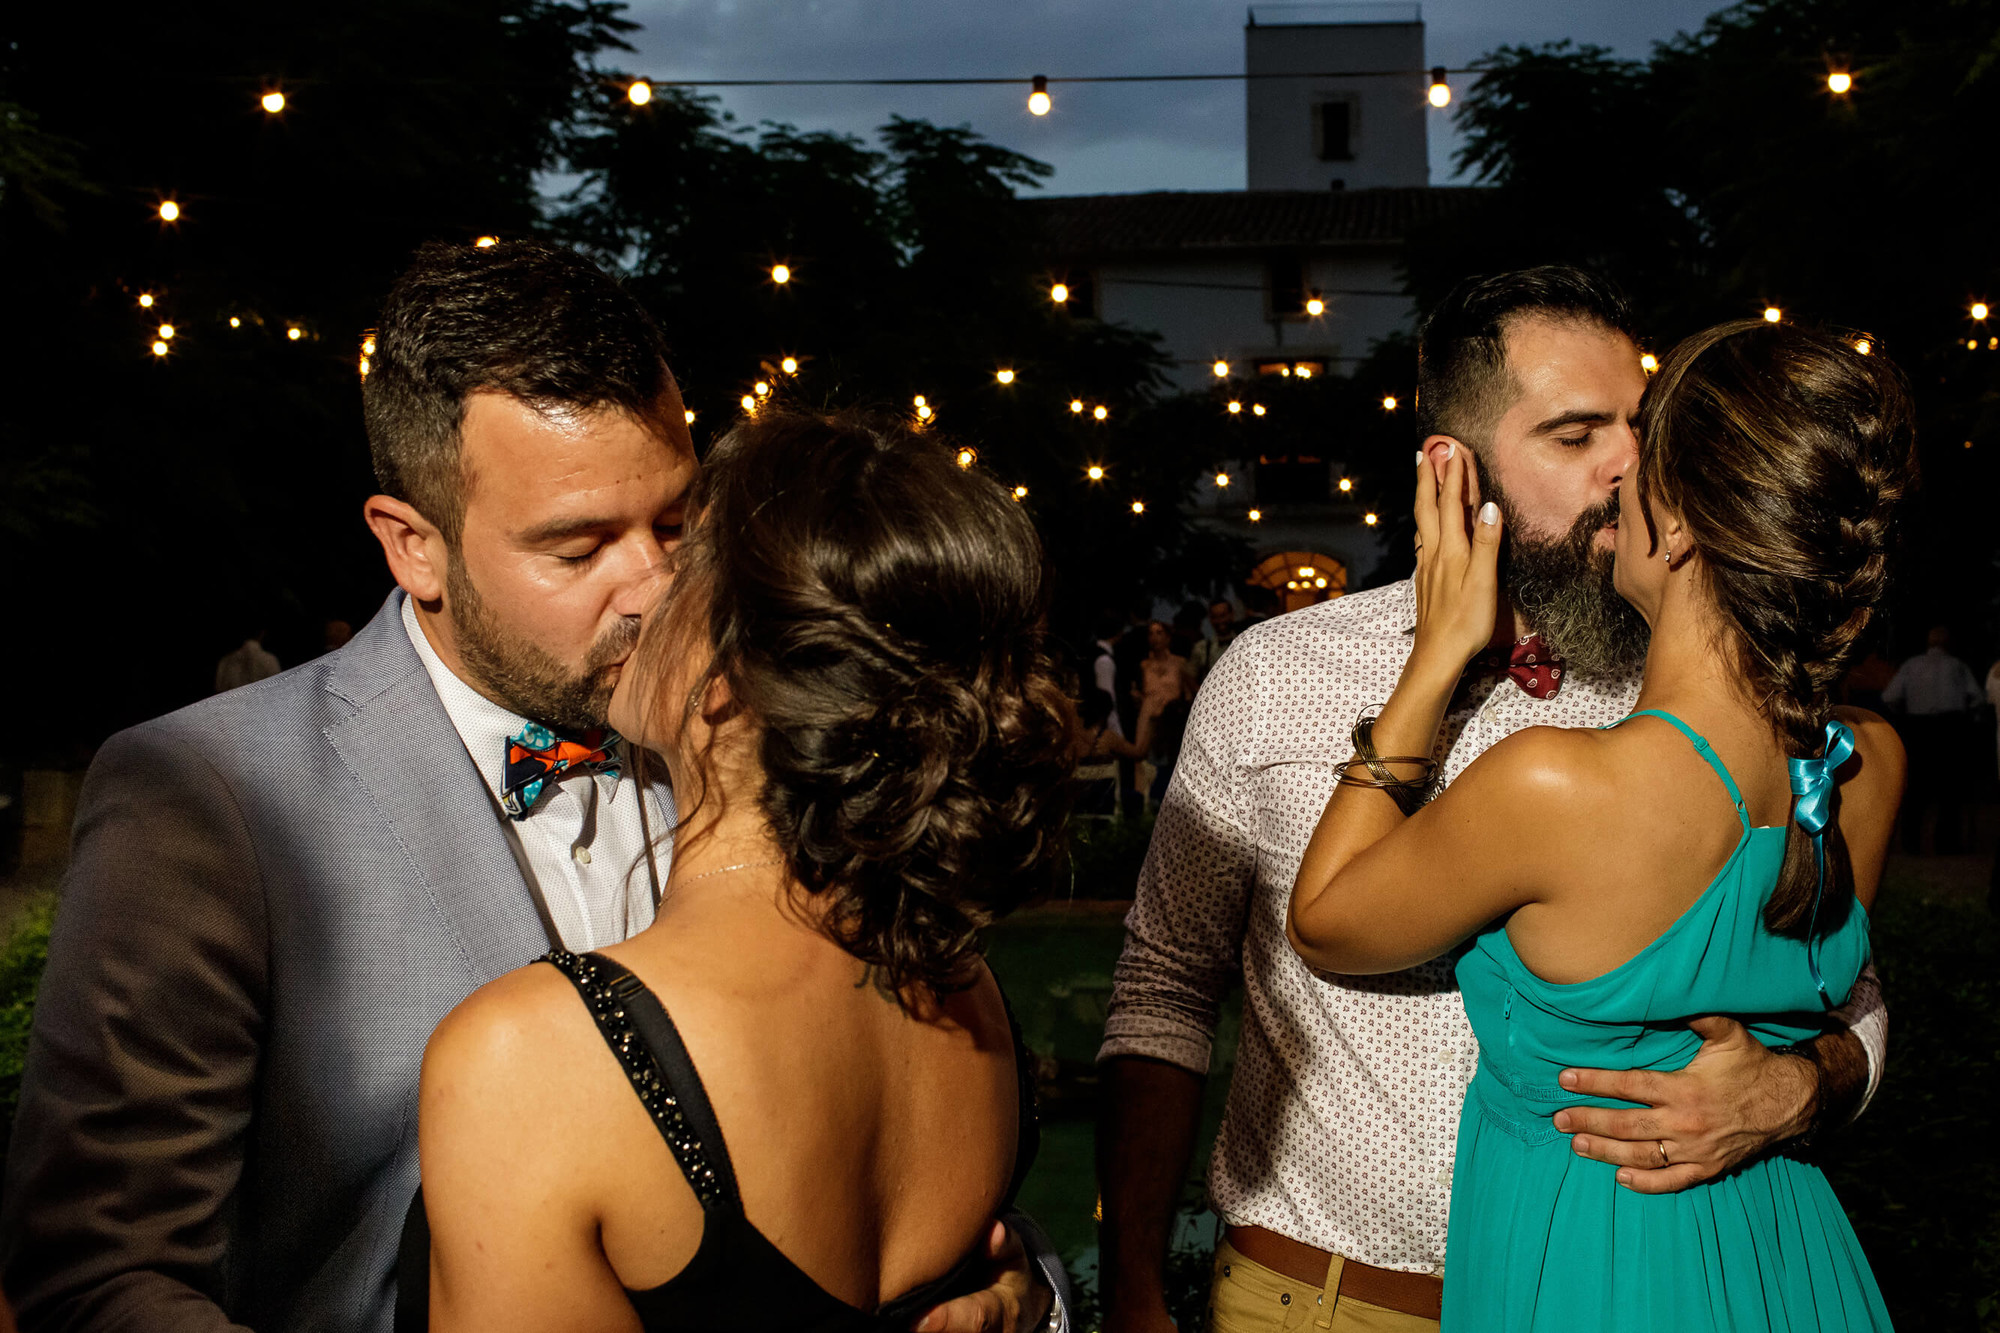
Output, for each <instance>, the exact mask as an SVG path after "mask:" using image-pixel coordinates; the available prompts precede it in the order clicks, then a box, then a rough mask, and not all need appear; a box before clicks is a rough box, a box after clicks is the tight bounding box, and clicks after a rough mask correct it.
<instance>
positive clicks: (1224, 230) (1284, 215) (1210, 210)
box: [1025, 186, 1487, 258]
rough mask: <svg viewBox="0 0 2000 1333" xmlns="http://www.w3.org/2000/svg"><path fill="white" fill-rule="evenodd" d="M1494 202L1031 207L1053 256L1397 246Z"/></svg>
mask: <svg viewBox="0 0 2000 1333" xmlns="http://www.w3.org/2000/svg"><path fill="white" fill-rule="evenodd" d="M1486 193H1487V192H1486V191H1484V190H1481V189H1478V188H1476V187H1470V186H1432V187H1428V188H1425V187H1408V188H1396V189H1378V190H1204V191H1181V190H1161V191H1156V192H1154V193H1150V194H1084V195H1068V196H1056V197H1053V198H1044V199H1034V198H1031V199H1028V200H1026V201H1025V202H1026V203H1027V205H1028V207H1029V210H1030V213H1031V215H1032V216H1033V217H1034V218H1035V219H1036V221H1037V222H1038V224H1039V226H1040V229H1041V231H1042V237H1043V244H1044V246H1045V247H1046V248H1047V250H1048V252H1049V253H1051V254H1057V255H1062V256H1064V257H1066V258H1082V257H1085V256H1093V257H1094V256H1103V255H1126V254H1155V253H1159V252H1162V251H1175V250H1265V249H1276V248H1294V247H1296V248H1316V247H1320V246H1340V245H1368V244H1377V245H1385V244H1393V243H1395V242H1397V241H1400V240H1401V239H1402V238H1403V237H1404V236H1406V235H1408V234H1409V232H1410V231H1411V230H1412V229H1413V228H1416V227H1420V226H1423V225H1424V224H1426V223H1429V222H1432V221H1434V220H1436V219H1438V218H1441V217H1443V216H1445V215H1446V214H1447V213H1449V212H1453V211H1455V210H1458V209H1461V208H1464V207H1467V206H1468V205H1470V204H1472V203H1473V202H1475V201H1476V200H1477V199H1478V198H1479V197H1480V196H1482V195H1484V194H1486Z"/></svg>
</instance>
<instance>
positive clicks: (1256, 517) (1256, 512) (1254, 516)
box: [1248, 509, 1264, 523]
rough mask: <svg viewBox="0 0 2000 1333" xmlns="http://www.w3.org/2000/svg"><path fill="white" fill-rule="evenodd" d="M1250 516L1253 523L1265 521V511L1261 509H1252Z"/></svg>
mask: <svg viewBox="0 0 2000 1333" xmlns="http://www.w3.org/2000/svg"><path fill="white" fill-rule="evenodd" d="M1248 517H1249V519H1250V521H1251V522H1252V523H1262V522H1263V521H1264V511H1263V510H1261V509H1253V510H1251V511H1250V513H1249V515H1248Z"/></svg>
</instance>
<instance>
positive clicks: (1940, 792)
mask: <svg viewBox="0 0 2000 1333" xmlns="http://www.w3.org/2000/svg"><path fill="white" fill-rule="evenodd" d="M1882 702H1883V703H1885V704H1887V705H1888V706H1889V708H1890V709H1891V710H1893V711H1894V712H1895V714H1896V715H1897V718H1898V721H1899V722H1900V723H1901V726H1900V730H1901V731H1902V733H1903V744H1904V745H1905V746H1907V747H1908V748H1909V752H1910V788H1909V794H1908V796H1906V797H1905V798H1904V801H1903V850H1904V851H1906V852H1908V853H1910V854H1912V855H1915V854H1917V853H1918V852H1920V851H1921V850H1922V846H1923V828H1924V814H1925V812H1926V811H1927V810H1933V809H1934V810H1936V811H1937V832H1936V833H1935V834H1934V835H1933V839H1934V844H1935V846H1936V849H1937V853H1938V855H1940V856H1952V855H1955V854H1957V853H1958V851H1959V850H1960V849H1961V848H1962V847H1963V845H1964V840H1965V829H1964V824H1965V792H1964V788H1965V781H1964V779H1965V778H1966V776H1967V774H1968V769H1967V764H1966V761H1967V760H1968V758H1970V756H1971V754H1972V738H1973V726H1972V722H1973V710H1974V709H1975V708H1978V707H1979V706H1980V704H1982V703H1984V702H1985V695H1984V694H1983V693H1982V692H1981V691H1980V688H1979V682H1978V681H1977V680H1975V679H1973V675H1972V668H1971V667H1969V666H1967V665H1966V664H1965V663H1963V662H1961V661H1959V660H1958V659H1957V658H1956V657H1953V656H1952V655H1951V631H1950V630H1949V629H1946V628H1945V627H1944V626H1943V625H1938V626H1935V627H1933V628H1932V630H1931V632H1930V647H1929V648H1928V649H1927V650H1926V651H1925V652H1924V653H1923V654H1922V655H1920V656H1917V657H1912V658H1911V659H1910V660H1909V661H1907V662H1905V663H1903V665H1902V666H1900V667H1898V668H1897V669H1896V675H1895V677H1894V679H1892V680H1890V682H1889V686H1888V688H1887V689H1885V690H1883V691H1882Z"/></svg>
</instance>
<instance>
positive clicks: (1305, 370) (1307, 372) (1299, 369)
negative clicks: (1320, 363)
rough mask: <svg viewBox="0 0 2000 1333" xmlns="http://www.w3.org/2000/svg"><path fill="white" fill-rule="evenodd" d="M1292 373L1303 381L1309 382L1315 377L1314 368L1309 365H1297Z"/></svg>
mask: <svg viewBox="0 0 2000 1333" xmlns="http://www.w3.org/2000/svg"><path fill="white" fill-rule="evenodd" d="M1292 373H1293V374H1294V375H1297V376H1298V377H1299V378H1300V379H1302V380H1309V379H1311V378H1312V377H1313V368H1312V367H1311V366H1308V365H1297V366H1293V367H1292Z"/></svg>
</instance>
